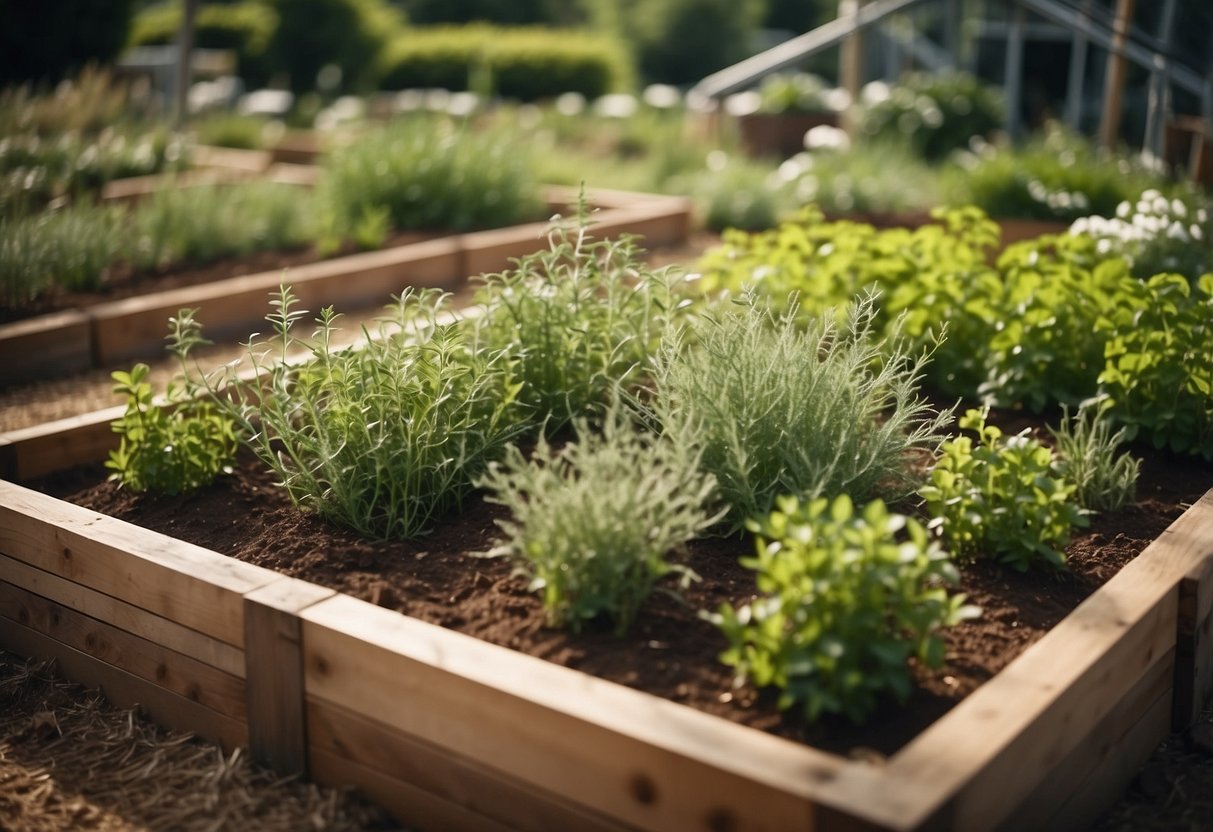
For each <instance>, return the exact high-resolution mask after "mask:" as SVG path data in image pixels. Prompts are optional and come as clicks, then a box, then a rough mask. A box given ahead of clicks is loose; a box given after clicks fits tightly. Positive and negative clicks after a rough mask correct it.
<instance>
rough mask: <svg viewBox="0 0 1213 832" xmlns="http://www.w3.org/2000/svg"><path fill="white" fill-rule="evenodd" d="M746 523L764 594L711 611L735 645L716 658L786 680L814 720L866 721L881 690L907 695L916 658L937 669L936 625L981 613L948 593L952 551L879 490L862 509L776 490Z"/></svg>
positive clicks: (787, 703) (781, 683) (743, 672)
mask: <svg viewBox="0 0 1213 832" xmlns="http://www.w3.org/2000/svg"><path fill="white" fill-rule="evenodd" d="M749 528H750V529H751V530H752V531H754V532H755V533H756V534H758V535H759V536H760V537H759V539H758V543H757V556H756V557H754V558H748V559H744V560H743V561H742V563H743V564H744V565H745V566H747V567H748V568H750V569H753V570H755V571H756V572H757V573H758V575H757V583H758V589H759V591H760V592H761V593H763V594H762V597H760V598H758V599H757V600H755V601H753V602H752V603H750V604H746V605H744V606H742V607H741V608H739V609H734V608H733V607H732V606H730V605H727V604H726V605H724V606H722V607H721V608H720V610H719V611H718V612H717V613H716V614H714V615H712V616H710V619H711V620H712V621H713V622H714V623H715V624H716V625H717V626H718V627H720V629H721V630H722V631H723V632H724V634H725V636H726V637H727V638H728V640H729V643H730V647H729V649H728V650H727V651H726V652H725V653H724V654H723V655H722V656H721V660H722V661H724V663H725V664H728V665H730V666H732V667H734V668H736V669H737V674H738V678H739V681H740V680H745V679H748V680H750V681H752V682H753V683H754V684H755V685H757V686H759V687H764V686H768V685H771V686H775V687H777V688H779V690H780V698H779V704H780V706H781V707H783V708H788V707H791V706H793V705H800V707H802V708H803V710H804V714H805V716H806V717H807V718H808V719H810V720H815V719H817V718H818V717H820V716H821V715H823V714H827V713H840V714H845V715H847V716H848V717H850V718H851V719H853V720H854V721H856V722H861V721H862V720H863V719H864V718H865V717H866V716H867V715H868V714H869V713H870V712H871V711H872V709H873V708H874V707H875V706H876V704H877V702H878V699H879V697H880V696H882V695H885V694H892V695H893V696H895V697H896V698H897V699H900V700H904V699H906V697H908V696H909V695H910V691H911V688H912V685H911V680H910V671H909V668H908V666H907V662H908V660H909V659H910V657H912V656H913V657H915V658H917V660H918V661H919V662H922V663H923V664H925V665H926V666H928V667H939V666H940V665H941V664H942V663H943V659H944V644H943V640H942V639H941V638H940V636H939V631H940V630H941V629H942V628H944V627H949V626H952V625H954V624H956V623H958V622H959V621H961V620H963V619H966V618H971V617H974V616H976V615H978V614H979V611H978V610H977V609H976V608H974V607H972V606H966V605H965V603H964V596H963V595H949V594H948V592H947V589H946V587H947V586H948V585H949V584H954V583H955V582H956V581H957V580H958V575H957V572H956V568H955V566H954V565H953V564H952V562H951V560H949V558H948V555H947V553H945V552H944V551H943V549H942V548H941V547H940V546H939V544H938V543H937V542H934V541H932V540H930V539H929V536H928V534H927V532H926V530H925V529H924V528H923V527H922V526H921V525H920V524H919V523H918V522H916V521H915V520H912V519H907V518H905V517H903V516H901V515H899V514H892V513H890V512H889V511H888V509H887V508H886V507H885V505H884V503H883V502H881V501H879V500H876V501H873V502H871V503H869V504H868V505H867V506H866V507H864V508H863V509H862V510H861V511H857V510H856V509H855V507H854V505H853V504H852V502H851V499H850V498H849V497H847V496H846V495H843V496H840V497H837V498H835V499H833V500H829V499H826V498H825V497H819V498H817V499H814V500H810V501H807V502H803V501H798V500H795V499H791V498H781V499H780V500H779V507H778V509H777V510H776V511H773V512H772V513H771V514H770V515H768V516H765V517H764V518H762V520H760V521H753V522H751V523H750V524H749Z"/></svg>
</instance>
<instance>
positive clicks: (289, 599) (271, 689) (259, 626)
mask: <svg viewBox="0 0 1213 832" xmlns="http://www.w3.org/2000/svg"><path fill="white" fill-rule="evenodd" d="M334 594H336V593H335V592H334V591H333V590H331V589H325V588H323V587H319V586H316V585H315V584H309V583H307V582H305V581H297V580H294V579H293V578H282V579H281V580H278V581H275V582H274V583H271V584H267V585H266V586H263V587H261V588H260V589H256V590H253V591H252V592H250V593H248V594H247V595H245V596H244V656H245V662H246V670H245V678H246V679H247V680H248V714H249V718H248V722H249V749H250V750H251V751H252V752H253V758H254V759H255V760H257V761H258V762H259V763H261V764H262V765H265V766H268V767H269V768H272V769H273V770H274V771H277V772H278V773H280V774H287V775H289V774H298V775H302V776H306V774H307V725H306V718H305V714H304V697H303V644H302V633H301V627H300V623H299V616H298V614H299V612H300V611H301V610H303V609H306V608H307V607H309V606H311V605H312V604H315V603H317V602H319V601H323V600H324V599H325V598H329V597H331V596H333V595H334Z"/></svg>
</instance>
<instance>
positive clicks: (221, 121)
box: [193, 112, 272, 150]
mask: <svg viewBox="0 0 1213 832" xmlns="http://www.w3.org/2000/svg"><path fill="white" fill-rule="evenodd" d="M269 123H270V122H268V121H266V119H264V118H262V117H260V116H246V115H242V114H240V113H232V112H216V113H210V114H208V115H206V116H204V117H203V118H201V119H198V120H196V121H195V122H194V124H193V132H194V136H195V137H196V138H197V141H198V143H199V144H204V145H211V146H213V147H236V148H240V149H243V150H259V149H261V148H262V147H264V146H265V144H266V142H265V134H266V127H267V125H268V124H269ZM271 129H272V128H271Z"/></svg>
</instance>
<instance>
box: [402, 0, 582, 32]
mask: <svg viewBox="0 0 1213 832" xmlns="http://www.w3.org/2000/svg"><path fill="white" fill-rule="evenodd" d="M401 5H402V6H403V7H404V10H405V11H406V12H407V13H408V16H409V20H410V21H412V22H413V23H417V24H420V25H432V24H435V23H471V22H476V21H480V22H491V23H509V24H513V25H520V24H535V23H541V24H546V25H551V26H558V25H562V24H568V23H572V22H581V14H580V10H579V9H577V8H576V7H577V6H578V5H579V4H578V3H576V2H574V3H569V2H567V0H402V2H401Z"/></svg>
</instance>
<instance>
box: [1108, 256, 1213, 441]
mask: <svg viewBox="0 0 1213 832" xmlns="http://www.w3.org/2000/svg"><path fill="white" fill-rule="evenodd" d="M1100 326H1101V328H1102V329H1103V330H1104V331H1105V335H1106V337H1107V338H1108V341H1107V347H1106V349H1105V358H1106V363H1105V366H1104V370H1103V372H1102V373H1101V374H1100V376H1099V383H1100V389H1101V390H1102V391H1103V392H1105V393H1106V394H1107V396H1108V408H1109V412H1110V413H1111V415H1112V417H1113V418H1114V419H1115V420H1116V422H1118V423H1119V424H1122V425H1125V427H1126V436H1127V437H1128V438H1129V439H1133V438H1135V437H1137V436H1138V434H1139V433H1142V434H1145V436H1146V437H1148V438H1149V439H1150V441H1151V442H1152V443H1153V445H1154V447H1156V448H1164V447H1165V448H1170V449H1171V450H1173V451H1178V452H1180V453H1189V454H1195V455H1198V456H1201V457H1204V458H1205V459H1213V361H1211V360H1210V344H1213V274H1206V275H1204V276H1203V277H1201V278H1200V279H1199V280H1198V281H1196V283H1195V284H1192V283H1189V281H1188V280H1187V279H1186V278H1184V277H1182V276H1181V275H1176V274H1160V275H1156V276H1155V277H1152V278H1150V279H1149V280H1147V281H1144V282H1143V281H1140V280H1136V279H1134V278H1126V279H1124V280H1122V281H1121V282H1120V287H1119V292H1118V295H1117V304H1116V306H1115V308H1114V309H1113V311H1112V312H1111V313H1110V314H1109V316H1108V317H1106V318H1104V319H1103V320H1101V321H1100Z"/></svg>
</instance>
